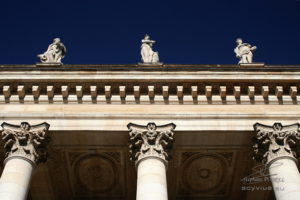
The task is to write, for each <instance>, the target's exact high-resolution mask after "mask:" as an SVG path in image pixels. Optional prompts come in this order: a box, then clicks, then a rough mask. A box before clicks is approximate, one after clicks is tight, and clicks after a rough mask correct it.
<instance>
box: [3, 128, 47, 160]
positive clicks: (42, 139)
mask: <svg viewBox="0 0 300 200" xmlns="http://www.w3.org/2000/svg"><path fill="white" fill-rule="evenodd" d="M1 126H2V128H3V131H2V139H3V140H4V141H5V144H4V149H5V153H6V155H5V157H6V159H5V161H7V160H9V159H11V158H14V157H18V158H21V159H25V160H28V161H31V162H32V163H33V164H38V163H40V162H45V161H46V159H47V151H46V150H47V149H46V145H47V143H48V142H49V136H48V134H47V133H48V129H49V126H50V125H49V124H47V123H42V124H38V125H35V126H31V125H30V124H29V123H27V122H22V123H21V124H20V126H17V125H12V124H8V123H5V122H4V123H2V125H1Z"/></svg>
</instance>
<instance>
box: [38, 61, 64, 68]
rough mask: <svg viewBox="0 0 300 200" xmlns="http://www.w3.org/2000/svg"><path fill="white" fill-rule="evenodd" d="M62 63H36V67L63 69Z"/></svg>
mask: <svg viewBox="0 0 300 200" xmlns="http://www.w3.org/2000/svg"><path fill="white" fill-rule="evenodd" d="M62 65H63V64H62V63H57V62H56V63H36V64H35V66H36V67H61V66H62Z"/></svg>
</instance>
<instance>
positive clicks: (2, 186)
mask: <svg viewBox="0 0 300 200" xmlns="http://www.w3.org/2000/svg"><path fill="white" fill-rule="evenodd" d="M32 170H33V166H32V164H31V163H29V162H28V161H25V160H23V159H18V158H13V159H10V160H9V161H8V162H7V163H6V165H5V168H4V170H3V172H2V176H1V179H0V199H1V200H25V199H26V196H27V192H28V189H29V183H30V180H31V175H32Z"/></svg>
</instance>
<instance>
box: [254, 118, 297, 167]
mask: <svg viewBox="0 0 300 200" xmlns="http://www.w3.org/2000/svg"><path fill="white" fill-rule="evenodd" d="M253 127H254V131H255V136H254V138H253V141H254V145H253V149H254V157H253V158H254V159H255V160H256V161H258V162H261V163H263V164H267V165H270V164H271V163H272V162H274V161H275V160H278V159H282V158H288V159H292V160H294V161H296V162H297V159H296V158H297V157H299V155H300V152H297V150H296V145H299V144H300V132H299V128H300V124H298V123H297V124H292V125H288V126H282V124H281V123H274V124H273V126H267V125H263V124H259V123H256V124H254V125H253Z"/></svg>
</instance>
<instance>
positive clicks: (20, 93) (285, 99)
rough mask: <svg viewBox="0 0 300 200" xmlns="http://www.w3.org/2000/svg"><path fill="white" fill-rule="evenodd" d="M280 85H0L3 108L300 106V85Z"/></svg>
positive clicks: (161, 83)
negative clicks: (173, 105)
mask: <svg viewBox="0 0 300 200" xmlns="http://www.w3.org/2000/svg"><path fill="white" fill-rule="evenodd" d="M276 84H278V83H276ZM276 84H273V83H272V84H271V83H268V84H267V83H255V84H254V83H240V85H234V83H230V82H228V83H222V84H220V83H213V82H211V83H207V85H206V84H205V85H203V83H193V84H192V83H178V84H174V83H171V82H157V83H156V84H153V83H147V82H144V83H139V84H136V83H129V82H126V83H122V84H120V83H113V82H111V83H107V84H103V83H99V84H94V83H87V82H84V83H72V84H66V83H59V82H57V83H55V84H53V85H52V84H49V83H35V84H32V83H31V82H30V83H26V82H24V83H22V84H20V85H19V84H15V83H12V84H9V83H6V84H4V85H2V84H1V83H0V91H1V90H2V93H1V94H0V104H1V103H6V104H9V103H10V104H32V103H34V104H53V103H56V104H57V103H58V104H82V103H86V104H145V105H147V104H207V105H210V104H232V105H238V104H260V105H261V104H277V105H279V104H284V105H293V104H298V102H299V95H298V93H299V88H298V87H297V86H296V85H297V84H298V83H293V85H286V84H285V83H282V85H280V86H278V85H276ZM254 85H255V86H254Z"/></svg>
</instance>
